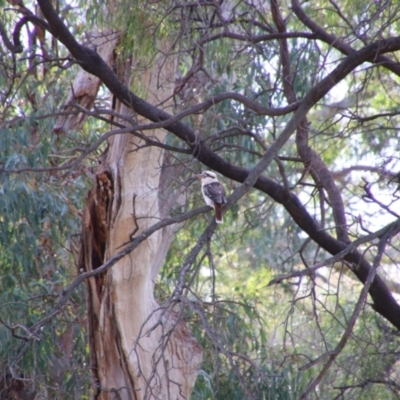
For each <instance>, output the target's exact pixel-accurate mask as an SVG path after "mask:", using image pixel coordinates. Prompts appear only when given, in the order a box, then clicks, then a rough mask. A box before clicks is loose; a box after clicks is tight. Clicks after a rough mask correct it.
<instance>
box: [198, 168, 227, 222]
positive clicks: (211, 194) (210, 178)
mask: <svg viewBox="0 0 400 400" xmlns="http://www.w3.org/2000/svg"><path fill="white" fill-rule="evenodd" d="M196 176H197V177H198V178H199V179H200V180H201V192H202V193H203V197H204V200H205V202H206V204H207V205H208V206H210V207H212V208H213V209H214V210H215V221H216V222H217V224H221V223H222V222H223V219H222V208H223V207H224V205H225V204H226V194H225V189H224V187H223V186H222V185H221V184H220V183H219V182H218V178H217V175H216V174H215V173H214V172H211V171H204V172H202V173H201V174H198V175H196Z"/></svg>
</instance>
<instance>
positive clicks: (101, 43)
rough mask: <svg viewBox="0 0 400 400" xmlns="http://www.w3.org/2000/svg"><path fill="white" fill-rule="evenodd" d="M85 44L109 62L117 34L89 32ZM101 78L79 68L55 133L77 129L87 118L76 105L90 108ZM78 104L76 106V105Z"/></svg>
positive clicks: (55, 126)
mask: <svg viewBox="0 0 400 400" xmlns="http://www.w3.org/2000/svg"><path fill="white" fill-rule="evenodd" d="M88 36H89V37H88V43H87V46H88V47H90V48H91V49H93V50H95V51H96V52H97V53H98V54H99V56H100V57H101V58H102V59H103V60H104V61H105V62H106V63H107V64H110V62H111V60H112V58H113V52H114V50H115V46H116V45H117V42H118V34H117V33H116V32H112V31H104V32H98V31H95V32H91V33H90V34H89V35H88ZM100 83H101V80H100V79H99V78H97V77H96V76H94V75H92V74H89V73H87V72H86V71H85V70H83V69H81V68H80V69H79V71H78V74H77V75H76V78H75V80H74V82H73V84H72V87H71V91H70V93H69V95H68V98H67V100H66V102H65V106H64V107H63V109H62V111H63V112H64V113H65V115H61V116H60V117H58V119H57V122H56V123H55V125H54V128H53V131H54V132H55V133H57V134H63V133H67V132H69V131H70V130H72V129H76V130H79V129H81V128H82V126H83V124H84V123H85V121H86V119H87V115H86V114H84V113H82V112H79V111H78V109H79V108H78V107H82V108H84V109H86V110H90V109H91V108H92V107H93V105H94V101H95V100H96V96H97V92H98V90H99V87H100ZM77 106H78V107H77Z"/></svg>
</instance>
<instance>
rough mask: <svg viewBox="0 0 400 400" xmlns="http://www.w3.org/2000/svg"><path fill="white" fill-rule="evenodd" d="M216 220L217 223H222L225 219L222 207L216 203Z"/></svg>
mask: <svg viewBox="0 0 400 400" xmlns="http://www.w3.org/2000/svg"><path fill="white" fill-rule="evenodd" d="M214 209H215V222H216V223H217V224H222V223H223V222H224V219H223V218H222V207H221V205H219V204H215V207H214Z"/></svg>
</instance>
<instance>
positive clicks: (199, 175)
mask: <svg viewBox="0 0 400 400" xmlns="http://www.w3.org/2000/svg"><path fill="white" fill-rule="evenodd" d="M196 178H197V179H202V178H204V175H203V174H197V175H196Z"/></svg>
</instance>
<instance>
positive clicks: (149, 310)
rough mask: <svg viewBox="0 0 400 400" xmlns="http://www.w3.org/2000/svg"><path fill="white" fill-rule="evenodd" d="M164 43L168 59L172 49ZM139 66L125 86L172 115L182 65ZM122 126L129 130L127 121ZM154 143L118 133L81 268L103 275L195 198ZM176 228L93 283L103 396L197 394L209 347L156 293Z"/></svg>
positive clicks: (95, 362) (93, 204)
mask: <svg viewBox="0 0 400 400" xmlns="http://www.w3.org/2000/svg"><path fill="white" fill-rule="evenodd" d="M161 45H164V49H163V50H165V52H167V51H168V46H167V43H164V44H161ZM108 54H110V53H108ZM110 61H111V60H110ZM131 65H132V63H131V62H130V61H129V60H128V61H126V62H125V63H124V64H123V65H120V66H119V67H118V70H119V73H118V75H119V77H120V79H122V80H124V82H125V83H126V84H127V85H132V84H133V85H134V86H135V85H136V86H137V87H138V86H140V88H141V91H142V92H146V100H148V101H150V102H152V103H153V104H160V103H162V104H163V107H164V108H167V110H168V109H170V107H171V103H172V102H171V100H168V99H171V95H172V93H173V88H174V86H173V84H174V82H173V81H174V75H175V68H176V59H174V57H168V58H166V59H161V58H160V59H156V60H155V61H153V64H152V65H151V66H149V68H148V69H147V70H146V71H142V72H141V73H140V74H136V75H135V72H134V71H132V67H131ZM78 78H79V77H78ZM78 78H77V80H78V81H75V82H74V87H79V88H80V93H85V89H84V86H85V82H86V83H87V84H88V85H89V84H91V85H93V81H92V80H91V79H88V77H87V76H86V75H82V81H79V79H78ZM132 79H133V81H132ZM97 88H98V85H97ZM87 93H88V95H87V96H89V97H90V99H92V97H93V90H89V88H88V90H87ZM72 97H73V96H72ZM89 97H88V99H87V101H89ZM165 100H167V101H166V102H164V101H165ZM87 101H86V102H87ZM163 102H164V103H163ZM89 103H90V102H89ZM85 104H86V103H85ZM115 110H116V111H117V112H118V113H119V114H121V115H127V116H129V117H130V118H132V112H131V110H130V109H129V108H127V107H126V106H123V105H121V104H117V105H116V108H115ZM170 111H171V110H170ZM76 118H77V120H76V121H74V120H71V119H68V121H67V124H66V126H67V127H71V126H75V127H76V126H78V125H80V124H82V121H83V119H84V117H82V116H77V117H76ZM118 122H120V123H124V124H127V123H126V121H124V120H123V118H120V119H119V121H118ZM56 128H57V130H58V132H63V131H66V129H64V128H63V121H58V124H57V127H56ZM145 134H146V135H148V136H151V137H152V139H153V140H159V141H160V142H163V141H164V139H165V132H164V131H163V130H154V131H146V132H145ZM144 145H145V143H144V142H143V141H142V140H141V139H138V138H137V137H134V136H133V135H131V134H122V135H116V136H113V137H112V138H111V140H110V141H109V148H108V150H107V153H106V155H105V156H104V157H103V158H102V160H99V168H98V170H97V172H96V175H95V179H94V186H93V189H91V191H90V192H89V193H88V196H87V200H86V206H85V210H84V216H83V228H82V246H81V254H80V261H79V268H80V271H91V270H95V269H96V268H98V267H99V266H100V265H102V264H103V263H104V262H105V261H107V260H108V259H110V258H111V257H112V256H113V255H114V254H115V253H117V252H118V251H120V250H121V249H122V248H123V246H124V244H126V243H127V242H129V240H130V239H131V238H132V237H133V236H136V235H139V234H140V233H141V232H142V231H144V230H146V229H147V228H148V227H149V226H151V225H153V224H155V223H156V222H158V221H159V220H160V219H162V218H165V217H166V216H167V215H168V213H169V211H170V209H171V204H174V205H175V206H176V204H177V203H179V202H181V203H182V202H184V200H185V198H184V197H185V196H183V195H182V194H180V193H177V192H175V191H173V190H168V189H167V187H168V185H167V181H168V179H172V178H173V177H172V176H171V174H170V172H169V171H170V169H169V168H168V169H163V168H162V166H163V158H164V154H163V151H162V149H160V148H158V147H148V146H147V147H146V146H144ZM171 171H173V170H172V169H171ZM175 230H176V227H174V226H170V227H166V228H164V229H162V230H159V231H157V232H155V233H154V234H153V235H152V236H150V237H149V238H148V239H147V240H146V241H145V242H143V243H142V244H141V245H140V246H139V247H138V248H137V249H136V250H134V251H133V252H132V253H131V254H130V255H128V256H126V257H125V258H123V259H121V260H120V261H119V262H118V263H117V264H115V265H114V266H113V267H112V268H111V269H109V270H108V271H107V272H106V273H103V274H102V275H100V276H96V277H93V278H90V280H89V281H88V283H87V289H88V332H89V342H90V357H91V368H92V371H93V376H94V378H95V384H96V389H95V398H96V399H124V400H125V399H138V400H139V399H174V400H175V399H188V398H189V397H190V393H191V391H192V388H193V385H194V383H195V380H196V376H197V371H198V368H199V364H200V362H201V358H202V350H201V347H200V346H199V345H198V344H197V342H196V340H195V339H194V338H193V336H192V335H191V333H190V331H189V329H188V328H187V326H186V325H185V324H184V323H183V322H182V321H180V320H179V319H178V318H177V316H176V315H175V314H174V313H173V312H172V311H170V310H160V308H159V305H158V304H157V302H156V301H155V299H154V295H153V289H154V280H155V278H156V276H157V274H158V272H159V270H160V268H161V266H162V264H163V262H164V259H165V256H166V253H167V251H168V248H169V246H170V243H171V241H172V239H173V236H174V233H175Z"/></svg>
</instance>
